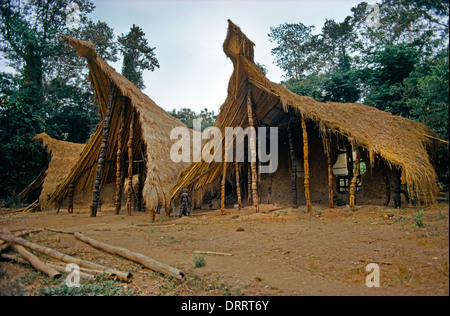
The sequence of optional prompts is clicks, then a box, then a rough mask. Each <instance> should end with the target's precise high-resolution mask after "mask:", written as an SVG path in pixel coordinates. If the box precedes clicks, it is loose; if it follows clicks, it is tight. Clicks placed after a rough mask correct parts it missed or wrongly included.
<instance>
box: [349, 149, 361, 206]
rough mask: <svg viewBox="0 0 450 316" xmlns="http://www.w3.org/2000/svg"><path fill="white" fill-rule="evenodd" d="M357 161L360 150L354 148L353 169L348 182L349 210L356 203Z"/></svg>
mask: <svg viewBox="0 0 450 316" xmlns="http://www.w3.org/2000/svg"><path fill="white" fill-rule="evenodd" d="M359 161H360V152H359V149H358V148H356V156H355V170H354V171H353V178H352V182H351V184H350V199H349V203H348V205H349V206H350V211H351V212H353V211H354V210H355V203H356V189H357V185H358V176H359Z"/></svg>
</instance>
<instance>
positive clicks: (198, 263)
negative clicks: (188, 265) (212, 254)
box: [193, 256, 206, 269]
mask: <svg viewBox="0 0 450 316" xmlns="http://www.w3.org/2000/svg"><path fill="white" fill-rule="evenodd" d="M193 263H194V268H195V269H199V268H201V267H204V266H205V265H206V260H205V257H204V256H195V257H194V260H193Z"/></svg>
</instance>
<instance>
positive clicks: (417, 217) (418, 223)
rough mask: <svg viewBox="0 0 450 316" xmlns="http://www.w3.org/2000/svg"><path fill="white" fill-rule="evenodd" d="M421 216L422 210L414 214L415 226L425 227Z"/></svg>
mask: <svg viewBox="0 0 450 316" xmlns="http://www.w3.org/2000/svg"><path fill="white" fill-rule="evenodd" d="M422 217H423V210H420V211H417V214H416V215H415V216H414V222H415V223H416V226H417V227H419V228H422V227H425V225H424V223H423V219H422Z"/></svg>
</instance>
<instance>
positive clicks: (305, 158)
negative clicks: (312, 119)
mask: <svg viewBox="0 0 450 316" xmlns="http://www.w3.org/2000/svg"><path fill="white" fill-rule="evenodd" d="M302 130H303V165H304V171H305V199H306V209H307V211H308V212H311V209H312V206H311V193H310V190H309V160H308V156H309V149H308V132H307V131H306V122H305V117H304V116H303V114H302Z"/></svg>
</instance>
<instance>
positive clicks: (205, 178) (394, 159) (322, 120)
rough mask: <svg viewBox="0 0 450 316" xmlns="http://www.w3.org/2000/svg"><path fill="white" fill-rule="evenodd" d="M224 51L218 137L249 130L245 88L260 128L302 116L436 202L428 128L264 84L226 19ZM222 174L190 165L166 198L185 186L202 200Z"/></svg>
mask: <svg viewBox="0 0 450 316" xmlns="http://www.w3.org/2000/svg"><path fill="white" fill-rule="evenodd" d="M223 50H224V52H225V54H226V55H227V56H228V57H229V58H230V59H231V61H232V62H233V66H234V71H233V73H232V75H231V78H230V81H229V84H228V96H227V99H226V100H225V103H223V105H222V106H221V108H220V113H219V115H218V117H217V121H216V123H215V125H214V126H215V127H218V128H219V129H220V130H221V131H222V135H223V136H224V135H225V133H224V131H225V127H237V126H241V127H242V128H244V129H245V128H246V127H247V126H248V117H247V108H246V98H247V93H248V92H247V91H248V87H249V86H250V89H251V96H252V99H253V104H254V112H255V116H256V119H257V124H258V125H259V126H279V125H281V124H286V123H287V122H288V121H289V115H288V113H289V112H292V113H294V114H296V115H300V114H301V115H303V116H304V117H306V119H307V120H308V121H310V122H314V124H316V125H317V126H318V127H319V129H320V130H321V131H322V132H327V133H332V134H335V135H340V136H342V137H344V138H346V139H348V140H349V142H351V143H353V144H354V145H355V146H358V147H360V148H363V149H365V150H366V151H367V155H368V156H369V157H370V163H371V164H373V163H374V161H375V160H376V159H381V160H383V161H384V162H385V163H387V164H388V165H389V166H391V167H396V168H399V169H401V170H402V172H403V174H404V177H405V179H406V183H407V184H408V190H409V193H410V196H413V197H418V198H420V199H421V200H423V201H424V202H426V203H433V202H434V201H435V200H436V194H437V186H436V180H437V176H436V173H435V169H434V167H433V165H432V162H431V159H430V153H431V152H434V151H435V149H436V148H437V146H438V142H439V138H438V136H437V135H436V134H435V133H434V132H433V131H431V129H429V128H428V127H427V126H425V125H424V124H421V123H418V122H414V121H411V120H409V119H406V118H403V117H399V116H394V115H392V114H390V113H387V112H384V111H380V110H378V109H376V108H375V107H371V106H367V105H363V104H355V103H336V102H325V103H322V102H317V101H315V100H314V99H312V98H310V97H306V96H301V95H298V94H295V93H293V92H291V91H290V90H289V89H287V88H286V87H284V86H283V85H281V84H276V83H273V82H271V81H269V80H268V79H267V78H266V77H265V75H264V73H263V72H262V70H261V69H260V68H259V67H258V66H257V65H256V64H255V62H254V60H253V58H254V43H253V42H252V41H251V40H249V39H248V38H247V36H246V35H245V34H244V33H243V32H242V31H241V29H240V28H239V27H238V26H236V25H235V24H234V23H233V22H231V21H230V20H228V33H227V36H226V39H225V42H224V44H223ZM223 141H224V139H223ZM221 175H222V163H221V162H205V161H201V162H197V163H192V164H191V165H190V166H189V167H188V168H186V169H185V170H184V171H183V172H182V173H181V174H180V178H179V180H178V183H177V184H176V185H175V187H174V189H173V191H172V195H171V196H172V198H176V197H177V196H178V195H179V192H180V190H181V189H182V188H185V187H186V188H189V189H190V190H191V191H193V192H194V194H198V197H200V198H201V195H202V193H203V191H206V190H211V189H212V187H213V186H214V187H215V186H217V184H218V179H220V177H221ZM312 181H314V179H313V180H312ZM216 191H217V190H216Z"/></svg>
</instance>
